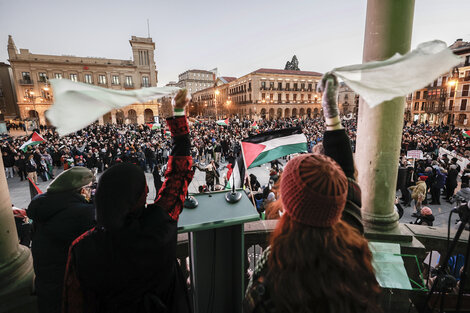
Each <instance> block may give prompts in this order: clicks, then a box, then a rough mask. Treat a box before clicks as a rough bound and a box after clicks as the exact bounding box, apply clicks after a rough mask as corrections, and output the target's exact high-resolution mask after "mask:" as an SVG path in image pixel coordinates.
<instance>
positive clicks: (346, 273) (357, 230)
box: [244, 74, 381, 313]
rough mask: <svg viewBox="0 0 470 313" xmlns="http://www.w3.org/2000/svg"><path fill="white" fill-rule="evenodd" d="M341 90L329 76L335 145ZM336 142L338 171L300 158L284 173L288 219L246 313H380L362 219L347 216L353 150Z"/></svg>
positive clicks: (254, 282)
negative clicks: (338, 96)
mask: <svg viewBox="0 0 470 313" xmlns="http://www.w3.org/2000/svg"><path fill="white" fill-rule="evenodd" d="M337 86H338V83H337V81H336V78H335V77H334V76H332V75H329V74H327V75H325V76H324V78H323V80H322V88H323V89H324V90H325V92H324V94H323V111H324V114H325V120H326V124H327V133H328V131H330V132H333V133H330V134H328V136H330V137H332V138H331V139H333V136H335V138H336V139H338V140H337V142H336V143H337V144H338V143H339V142H341V140H342V138H343V137H344V136H346V135H345V134H344V136H342V133H344V130H342V127H341V121H340V119H339V116H338V115H339V114H338V107H337V105H336V100H335V99H336V91H337ZM334 131H337V134H335V133H334ZM345 138H347V136H346V137H345ZM326 139H327V135H326V134H325V141H326ZM332 142H334V140H329V144H327V145H325V153H326V154H327V155H332V156H333V155H334V156H337V158H338V163H339V164H338V163H337V162H336V161H335V160H333V159H332V158H330V157H329V156H326V155H320V154H303V155H301V156H298V157H296V158H294V159H292V160H291V161H289V162H288V163H287V165H286V166H285V168H284V172H283V175H282V176H281V178H280V179H281V182H280V199H279V200H277V205H279V206H282V208H283V211H284V214H283V215H282V217H281V219H280V220H279V223H278V225H277V227H276V229H275V231H274V233H273V234H272V236H271V238H270V246H269V247H268V248H267V249H266V250H265V251H264V253H263V256H262V258H261V259H260V261H259V262H258V264H257V266H256V269H255V271H254V273H253V276H252V278H251V281H250V284H249V286H248V289H247V292H246V297H245V302H244V309H245V312H253V313H255V312H256V313H261V312H283V313H284V312H285V313H290V312H292V313H294V312H295V313H301V312H342V313H348V312H378V311H380V307H379V304H378V302H379V295H380V292H381V289H380V287H379V285H378V283H377V280H376V279H375V275H374V270H373V268H372V263H371V259H372V254H371V252H370V250H369V247H368V243H367V240H366V239H365V238H364V237H363V236H362V235H361V229H362V227H356V224H357V223H358V222H359V223H360V216H359V217H358V218H359V219H358V220H357V219H356V218H351V216H353V215H354V214H353V215H350V214H349V215H347V216H345V215H344V208H345V206H346V203H347V201H348V191H349V192H351V191H350V190H348V189H350V188H351V184H350V182H349V180H350V179H352V177H351V176H353V172H354V165H353V162H352V151H351V150H350V146H349V148H348V147H347V146H346V145H344V144H341V145H338V148H336V149H335V148H334V147H332V146H331V143H332ZM345 148H346V153H344V150H345ZM341 150H343V155H341V153H339V152H341ZM348 151H349V152H348ZM335 159H336V157H335ZM345 173H346V174H345ZM357 188H358V186H357ZM358 194H359V198H360V192H359V193H358ZM359 203H360V200H359Z"/></svg>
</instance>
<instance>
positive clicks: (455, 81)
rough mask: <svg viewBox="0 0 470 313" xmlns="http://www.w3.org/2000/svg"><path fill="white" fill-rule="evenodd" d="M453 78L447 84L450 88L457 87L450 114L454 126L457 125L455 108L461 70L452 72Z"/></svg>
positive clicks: (455, 69) (456, 69)
mask: <svg viewBox="0 0 470 313" xmlns="http://www.w3.org/2000/svg"><path fill="white" fill-rule="evenodd" d="M452 76H453V78H454V79H453V80H451V81H449V82H448V83H447V84H448V85H449V86H451V87H452V86H455V89H454V99H453V100H452V107H451V113H450V118H451V120H452V126H454V125H455V119H454V106H455V101H456V97H457V88H458V87H459V69H458V68H454V70H453V71H452ZM449 138H450V131H449Z"/></svg>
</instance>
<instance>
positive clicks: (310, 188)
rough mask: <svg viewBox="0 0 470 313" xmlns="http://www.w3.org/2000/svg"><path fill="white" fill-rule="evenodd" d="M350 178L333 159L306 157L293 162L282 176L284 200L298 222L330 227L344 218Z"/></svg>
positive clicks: (282, 197)
mask: <svg viewBox="0 0 470 313" xmlns="http://www.w3.org/2000/svg"><path fill="white" fill-rule="evenodd" d="M347 194H348V179H347V178H346V175H345V174H344V172H343V170H342V169H341V167H340V166H339V165H338V164H337V163H336V162H335V161H334V160H333V159H331V158H330V157H327V156H325V155H319V154H302V155H300V156H298V157H296V158H294V159H292V160H290V161H289V162H288V163H287V165H286V166H285V168H284V173H283V174H282V177H281V201H282V204H283V206H284V210H285V212H286V214H288V215H289V216H290V217H291V218H292V219H293V220H295V221H296V222H299V223H302V224H307V225H310V226H314V227H330V226H332V225H333V224H335V223H337V222H338V221H339V220H340V218H341V213H342V212H343V209H344V206H345V204H346V197H347Z"/></svg>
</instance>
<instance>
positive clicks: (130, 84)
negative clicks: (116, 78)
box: [124, 83, 134, 88]
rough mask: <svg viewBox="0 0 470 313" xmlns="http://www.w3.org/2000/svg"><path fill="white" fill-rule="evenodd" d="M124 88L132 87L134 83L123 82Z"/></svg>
mask: <svg viewBox="0 0 470 313" xmlns="http://www.w3.org/2000/svg"><path fill="white" fill-rule="evenodd" d="M124 88H134V83H124Z"/></svg>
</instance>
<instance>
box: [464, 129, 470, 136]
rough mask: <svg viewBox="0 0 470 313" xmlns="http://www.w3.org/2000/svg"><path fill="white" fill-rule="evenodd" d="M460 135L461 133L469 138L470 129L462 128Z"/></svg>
mask: <svg viewBox="0 0 470 313" xmlns="http://www.w3.org/2000/svg"><path fill="white" fill-rule="evenodd" d="M462 135H463V136H464V137H465V138H470V130H463V131H462Z"/></svg>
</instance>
